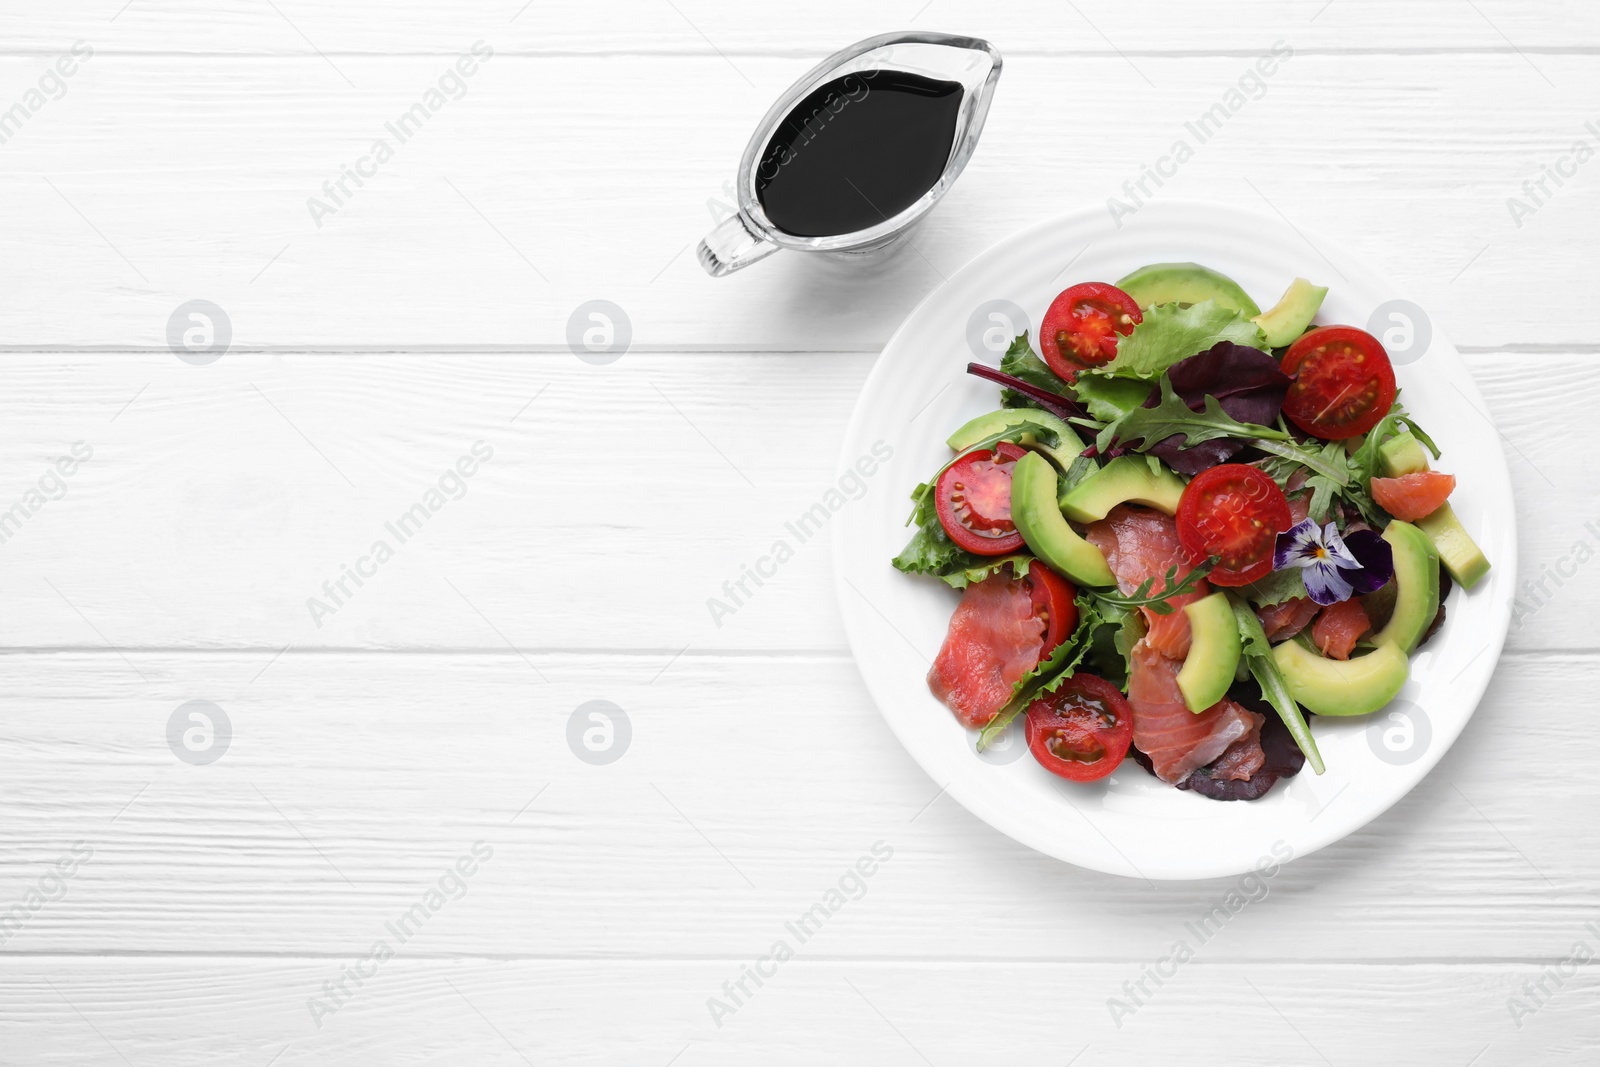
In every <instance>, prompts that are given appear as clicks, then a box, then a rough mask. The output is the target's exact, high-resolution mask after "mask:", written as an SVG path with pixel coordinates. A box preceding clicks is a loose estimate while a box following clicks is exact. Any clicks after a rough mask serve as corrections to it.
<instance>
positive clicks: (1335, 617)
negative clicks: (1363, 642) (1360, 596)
mask: <svg viewBox="0 0 1600 1067" xmlns="http://www.w3.org/2000/svg"><path fill="white" fill-rule="evenodd" d="M1370 629H1372V620H1370V619H1368V618H1367V613H1366V611H1365V610H1364V609H1363V608H1362V607H1361V601H1359V600H1355V599H1353V598H1352V599H1350V600H1341V601H1339V603H1337V604H1330V605H1328V606H1327V607H1325V608H1323V609H1322V614H1321V615H1318V616H1317V621H1316V624H1315V625H1314V626H1312V627H1311V641H1312V643H1313V644H1315V645H1316V646H1317V648H1319V649H1321V650H1322V654H1323V655H1324V656H1328V657H1330V658H1332V659H1349V658H1350V651H1351V649H1353V648H1355V647H1356V642H1357V641H1359V640H1360V639H1361V635H1362V634H1364V633H1366V632H1367V631H1368V630H1370Z"/></svg>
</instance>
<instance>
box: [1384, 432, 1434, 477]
mask: <svg viewBox="0 0 1600 1067" xmlns="http://www.w3.org/2000/svg"><path fill="white" fill-rule="evenodd" d="M1378 465H1379V466H1380V467H1382V468H1383V476H1384V477H1385V478H1400V477H1403V476H1405V475H1407V474H1418V473H1421V472H1422V471H1425V470H1427V469H1428V453H1427V452H1426V451H1424V450H1423V447H1422V442H1421V441H1418V440H1417V438H1416V435H1415V434H1413V433H1412V432H1411V431H1410V430H1407V431H1406V432H1405V433H1402V434H1396V435H1395V436H1393V437H1391V438H1389V439H1388V440H1387V441H1385V442H1384V443H1383V444H1381V445H1379V446H1378Z"/></svg>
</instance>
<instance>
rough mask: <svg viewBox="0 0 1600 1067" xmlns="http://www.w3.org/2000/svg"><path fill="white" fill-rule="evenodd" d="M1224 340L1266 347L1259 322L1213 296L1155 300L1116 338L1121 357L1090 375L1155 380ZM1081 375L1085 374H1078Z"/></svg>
mask: <svg viewBox="0 0 1600 1067" xmlns="http://www.w3.org/2000/svg"><path fill="white" fill-rule="evenodd" d="M1221 341H1231V342H1232V343H1234V344H1238V345H1245V346H1246V347H1249V348H1265V347H1266V346H1267V342H1266V337H1265V335H1263V334H1262V332H1261V327H1259V326H1257V325H1256V324H1255V323H1253V322H1251V321H1250V320H1249V318H1247V317H1246V316H1245V314H1244V312H1242V311H1238V310H1235V309H1234V308H1227V307H1223V306H1222V305H1221V304H1219V303H1217V302H1216V301H1215V300H1202V301H1201V302H1200V303H1198V304H1191V305H1189V306H1188V307H1185V306H1184V305H1182V304H1157V305H1156V306H1155V307H1152V308H1149V309H1147V310H1146V311H1145V313H1144V321H1143V322H1141V323H1139V325H1137V326H1135V327H1134V328H1133V332H1132V333H1130V334H1129V335H1128V336H1126V337H1124V338H1123V339H1122V340H1121V341H1119V342H1117V357H1116V358H1115V359H1113V360H1112V361H1111V362H1110V363H1108V364H1106V365H1105V366H1104V367H1102V368H1100V369H1098V370H1093V371H1087V372H1085V373H1087V374H1090V375H1097V374H1099V375H1108V376H1110V377H1114V378H1144V379H1147V380H1154V379H1156V378H1158V377H1160V376H1161V372H1162V371H1164V370H1166V369H1167V368H1168V367H1170V366H1172V365H1173V364H1174V363H1177V362H1178V361H1179V360H1182V359H1187V358H1189V357H1190V356H1192V355H1194V354H1195V353H1197V352H1204V351H1205V350H1206V349H1208V348H1211V347H1212V346H1213V345H1215V344H1217V343H1219V342H1221ZM1080 377H1081V376H1080Z"/></svg>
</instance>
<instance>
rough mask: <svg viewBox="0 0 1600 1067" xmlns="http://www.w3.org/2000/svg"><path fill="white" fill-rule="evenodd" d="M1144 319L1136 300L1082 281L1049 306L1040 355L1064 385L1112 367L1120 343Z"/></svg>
mask: <svg viewBox="0 0 1600 1067" xmlns="http://www.w3.org/2000/svg"><path fill="white" fill-rule="evenodd" d="M1143 321H1144V312H1142V311H1140V310H1139V305H1138V304H1137V303H1136V302H1135V301H1134V299H1133V297H1131V296H1129V295H1128V294H1127V293H1124V292H1123V291H1122V290H1121V289H1118V288H1117V287H1116V286H1114V285H1107V284H1106V283H1105V282H1084V283H1082V284H1081V285H1074V286H1073V287H1072V288H1070V289H1066V290H1063V291H1062V293H1061V295H1059V296H1057V297H1056V298H1055V299H1054V300H1052V301H1051V302H1050V310H1048V311H1046V312H1045V313H1044V323H1043V325H1041V326H1040V327H1039V354H1040V355H1041V356H1043V357H1044V361H1045V362H1046V363H1048V364H1049V365H1050V369H1051V370H1053V371H1055V372H1056V374H1057V375H1058V376H1059V377H1061V378H1062V379H1063V380H1065V381H1069V382H1070V381H1072V380H1073V379H1074V378H1076V377H1077V376H1078V372H1079V371H1081V370H1087V369H1088V368H1090V367H1098V366H1100V365H1101V364H1104V363H1110V362H1111V361H1112V360H1113V359H1115V358H1116V357H1117V341H1118V340H1119V339H1120V338H1122V337H1126V336H1128V335H1129V334H1130V333H1132V332H1133V328H1134V327H1135V326H1137V325H1138V324H1139V323H1141V322H1143Z"/></svg>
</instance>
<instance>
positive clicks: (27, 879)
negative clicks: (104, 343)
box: [0, 651, 1600, 963]
mask: <svg viewBox="0 0 1600 1067" xmlns="http://www.w3.org/2000/svg"><path fill="white" fill-rule="evenodd" d="M1595 662H1596V661H1595V657H1594V656H1592V655H1590V656H1583V657H1572V656H1530V655H1512V656H1509V657H1508V658H1506V659H1505V660H1504V661H1503V662H1502V664H1501V666H1500V670H1499V674H1498V676H1497V678H1496V681H1495V682H1494V684H1493V686H1492V687H1491V689H1490V692H1489V694H1488V695H1487V697H1486V698H1485V701H1484V704H1483V706H1482V708H1480V709H1479V711H1478V713H1477V716H1476V717H1475V718H1474V720H1473V721H1472V723H1471V724H1470V725H1469V727H1468V729H1467V731H1466V733H1465V734H1464V735H1463V736H1462V737H1461V739H1460V740H1459V741H1458V742H1457V744H1456V745H1455V746H1454V748H1453V749H1452V751H1451V752H1450V753H1448V754H1447V755H1446V757H1445V759H1444V761H1443V762H1442V763H1441V764H1440V765H1439V767H1438V768H1437V769H1436V770H1435V771H1434V773H1433V774H1431V775H1430V776H1429V777H1428V778H1427V779H1426V780H1425V781H1424V782H1423V783H1422V784H1421V785H1420V786H1419V787H1418V788H1417V789H1416V790H1415V791H1414V792H1413V793H1412V794H1411V795H1410V796H1408V797H1407V798H1405V799H1404V800H1402V801H1401V802H1400V803H1399V804H1398V805H1397V806H1396V807H1395V808H1394V809H1392V810H1391V811H1390V812H1388V813H1387V814H1386V815H1384V816H1383V817H1381V818H1379V819H1378V820H1377V821H1376V822H1374V823H1373V824H1371V825H1370V826H1369V827H1367V828H1366V829H1364V830H1362V831H1360V832H1358V833H1356V834H1354V835H1353V836H1351V837H1349V838H1347V839H1345V840H1344V841H1342V842H1339V843H1337V844H1335V845H1333V846H1330V847H1328V848H1326V849H1324V850H1322V851H1320V852H1318V853H1315V854H1313V855H1310V856H1307V857H1304V858H1302V859H1299V860H1296V861H1295V862H1293V863H1291V864H1288V865H1287V866H1283V867H1281V868H1278V869H1277V870H1276V871H1275V872H1273V873H1270V874H1267V875H1266V876H1264V877H1263V878H1261V879H1258V880H1256V881H1253V882H1252V881H1249V880H1247V879H1225V880H1216V881H1211V882H1201V883H1190V884H1150V883H1145V882H1142V881H1138V880H1133V879H1123V878H1115V877H1111V876H1106V875H1099V874H1094V873H1091V872H1087V871H1083V870H1080V869H1077V868H1074V867H1071V866H1069V865H1067V864H1064V863H1060V862H1058V861H1056V860H1053V859H1049V858H1047V857H1044V856H1041V855H1039V854H1037V853H1034V852H1031V851H1029V850H1027V849H1025V848H1023V847H1021V846H1019V845H1016V844H1014V843H1012V842H1011V841H1009V840H1008V839H1007V838H1005V837H1003V836H1001V835H1000V834H998V833H996V832H995V831H994V830H992V829H990V828H989V827H987V826H986V825H984V824H982V823H980V822H978V821H977V820H976V819H975V818H973V817H972V816H970V815H968V814H967V813H966V812H965V810H964V809H962V808H960V807H959V806H957V805H956V804H955V803H954V802H953V801H951V800H950V799H949V798H947V797H942V796H940V790H939V789H938V786H937V784H936V783H933V782H931V781H929V780H928V779H927V778H926V777H925V776H924V775H923V773H922V772H921V771H920V769H918V768H917V767H916V766H915V765H914V764H913V763H912V762H911V760H910V758H909V757H908V756H907V755H906V754H905V752H904V750H903V749H901V747H900V746H899V744H898V742H897V741H896V740H895V739H894V738H893V736H892V735H891V734H890V733H889V731H888V729H887V727H886V726H885V724H884V723H883V722H882V720H881V719H880V718H879V717H878V715H877V713H876V711H875V710H874V708H873V707H872V704H871V702H870V700H869V699H868V698H867V696H866V694H865V692H864V690H863V688H862V686H861V683H860V681H859V678H858V676H857V674H856V670H855V668H854V666H853V665H852V664H851V663H850V662H849V661H848V660H846V659H844V658H842V657H816V656H800V657H795V656H787V657H771V656H737V657H715V656H713V657H705V656H699V655H696V654H694V653H692V652H690V653H687V654H684V655H682V656H680V657H676V658H674V657H673V656H672V655H671V654H670V653H669V654H664V655H635V656H618V655H571V654H568V655H534V656H530V657H528V659H527V660H524V659H522V658H520V657H518V656H515V655H511V654H506V655H452V654H433V655H424V654H383V655H373V654H365V655H350V654H340V653H300V652H293V651H291V652H289V653H286V654H284V655H282V656H280V657H276V658H274V656H273V654H272V653H271V652H270V651H268V652H261V653H212V654H195V653H189V654H155V653H132V654H130V655H129V657H128V661H127V662H125V661H124V660H122V659H120V658H118V657H117V656H115V655H111V654H106V653H55V654H12V655H6V656H0V687H3V689H4V691H5V692H7V693H8V694H11V699H10V700H9V701H8V710H7V716H6V722H5V726H4V728H3V733H0V760H3V765H4V766H5V767H6V768H7V771H6V777H5V781H4V784H3V787H0V788H3V792H0V806H3V809H4V811H5V813H6V817H5V819H4V821H3V823H0V826H3V830H0V858H3V860H4V863H3V865H0V903H4V905H5V906H6V907H9V906H10V905H11V904H12V903H13V902H23V901H25V900H26V899H27V897H26V895H27V893H28V892H29V891H30V890H32V889H35V888H38V887H39V886H40V885H41V884H42V883H43V882H44V880H45V879H46V877H47V875H48V874H49V867H50V865H51V864H52V863H54V862H55V861H56V860H57V859H58V858H59V857H62V856H63V855H66V854H67V853H69V851H70V850H71V849H72V847H73V845H74V843H75V842H79V841H81V842H84V846H82V847H84V848H87V849H92V855H91V856H89V857H88V858H87V859H86V860H85V861H84V862H82V863H81V864H78V865H77V869H76V870H75V872H74V873H73V874H72V876H71V877H70V878H67V879H65V882H66V889H65V893H64V895H63V894H60V893H57V892H56V891H55V883H54V881H53V880H51V881H50V883H49V884H48V885H47V886H46V888H47V889H48V890H49V891H48V892H47V893H46V894H45V895H46V896H52V897H56V898H57V899H55V900H54V901H52V902H50V903H47V904H44V905H43V906H41V907H38V908H37V909H36V910H35V911H34V912H33V913H32V914H31V915H29V916H27V921H26V922H25V923H24V924H23V925H22V926H21V928H20V929H18V930H14V931H11V933H10V936H9V937H8V938H7V939H6V942H5V945H4V948H5V951H6V953H8V954H11V953H29V954H40V953H43V954H52V953H71V954H83V953H103V952H135V953H143V952H165V953H205V954H218V953H221V954H258V953H263V952H266V953H272V954H277V953H288V954H307V953H309V954H317V955H323V954H331V955H333V956H348V955H353V954H358V953H362V952H364V951H366V950H367V949H368V948H369V946H370V944H371V942H372V940H373V939H374V938H375V937H381V936H383V933H384V931H385V929H386V927H385V924H386V923H390V922H393V923H396V924H399V923H400V918H399V917H400V916H404V915H406V914H407V913H408V911H409V909H411V907H412V905H414V904H417V903H419V902H422V901H425V898H426V895H427V894H428V893H429V891H430V890H431V889H434V888H436V887H438V888H442V889H443V890H445V891H446V893H447V895H448V897H449V898H450V899H449V901H448V903H447V904H446V902H445V901H443V900H441V901H439V903H440V905H441V908H440V909H439V910H438V912H437V914H434V915H432V916H431V917H429V918H428V919H427V926H426V932H425V936H424V937H422V938H419V941H418V943H417V945H415V946H414V949H415V951H418V952H423V953H427V954H433V955H454V954H461V953H466V954H478V955H492V956H512V957H519V958H521V957H561V958H567V957H585V958H587V957H594V956H600V957H628V958H647V959H660V958H670V959H683V958H702V957H706V956H717V957H726V958H745V957H751V958H753V957H754V956H755V955H756V954H758V953H759V952H761V951H762V950H763V949H764V948H765V947H766V946H768V945H770V943H771V942H772V940H773V938H774V937H777V936H781V935H782V932H783V930H784V928H785V927H784V924H785V923H786V922H798V920H799V917H800V916H801V915H803V914H806V913H808V912H809V909H810V908H811V905H812V904H813V903H815V902H817V900H818V899H819V898H822V897H824V896H825V894H826V891H828V890H829V889H830V888H835V887H840V888H842V889H843V891H844V892H846V893H848V895H849V897H850V898H852V899H850V901H849V904H848V907H844V906H839V907H836V908H835V912H836V913H835V914H834V915H833V916H832V917H831V918H829V919H828V920H827V925H826V928H825V929H822V930H821V932H820V933H816V936H815V941H814V944H813V945H812V950H813V951H815V952H817V953H819V954H821V955H826V956H829V957H850V958H856V957H864V958H895V959H907V960H919V959H938V960H972V961H982V960H993V959H1021V960H1040V961H1062V960H1082V961H1105V960H1116V959H1120V960H1145V959H1153V958H1155V956H1156V955H1158V954H1160V953H1161V952H1163V951H1165V950H1166V949H1167V948H1168V946H1170V945H1171V943H1172V941H1173V940H1174V939H1175V938H1181V937H1184V936H1186V932H1188V933H1189V936H1194V931H1195V930H1207V931H1209V934H1208V936H1207V948H1206V955H1207V958H1209V959H1213V960H1234V961H1251V960H1269V961H1270V960H1280V961H1282V960H1295V959H1339V960H1385V961H1391V962H1396V963H1399V962H1409V961H1412V960H1415V959H1438V960H1482V959H1499V960H1521V959H1534V958H1538V959H1545V958H1554V957H1555V956H1556V955H1557V954H1559V953H1563V952H1565V951H1567V949H1568V947H1569V946H1570V945H1571V943H1572V941H1573V939H1574V938H1575V937H1577V936H1580V935H1581V930H1582V928H1583V924H1584V923H1586V922H1588V921H1591V920H1594V919H1597V918H1600V916H1596V914H1595V908H1594V901H1595V892H1596V890H1597V888H1600V857H1597V856H1596V854H1595V851H1594V849H1593V847H1592V833H1591V830H1590V827H1592V825H1593V822H1594V819H1595V818H1596V817H1600V786H1597V785H1596V784H1595V783H1594V781H1593V779H1592V778H1591V777H1588V776H1584V775H1581V774H1566V773H1563V774H1562V778H1561V798H1560V801H1559V804H1560V809H1561V812H1562V815H1561V817H1560V818H1551V815H1550V813H1551V804H1552V800H1551V796H1550V794H1549V792H1548V790H1546V789H1543V788H1541V787H1540V783H1541V782H1543V781H1544V780H1545V778H1544V776H1545V775H1546V774H1553V773H1556V772H1555V771H1554V770H1552V769H1550V764H1549V754H1550V753H1551V752H1554V751H1560V752H1561V753H1562V758H1563V760H1564V761H1565V762H1566V764H1567V765H1569V766H1584V765H1587V763H1588V762H1590V761H1591V757H1600V739H1596V737H1595V735H1594V731H1592V730H1589V729H1587V726H1586V723H1587V721H1588V716H1589V715H1590V714H1591V710H1592V709H1590V708H1589V707H1587V706H1584V705H1582V704H1581V702H1574V701H1573V700H1571V699H1570V691H1571V689H1572V685H1573V681H1574V679H1575V678H1581V677H1583V676H1585V675H1586V674H1587V673H1590V672H1593V671H1594V670H1595ZM190 700H207V701H211V702H213V703H214V704H215V705H217V706H219V707H220V708H221V709H222V712H223V714H224V715H225V716H226V717H227V720H228V722H229V723H230V724H231V740H230V741H229V743H228V746H227V747H226V748H225V749H223V750H221V751H222V754H221V756H220V758H218V759H216V760H215V761H214V762H211V763H210V764H207V765H199V766H197V765H191V764H190V763H188V762H185V761H181V760H180V759H179V758H177V757H176V756H175V754H174V751H175V750H173V749H171V748H169V741H168V727H169V720H170V719H171V718H172V717H173V716H174V713H175V712H176V710H177V709H178V707H179V705H180V704H183V703H186V702H188V701H190ZM592 700H606V701H610V702H612V703H613V704H615V705H616V707H617V708H620V709H621V713H620V714H618V713H617V712H616V711H615V710H613V711H612V712H611V713H610V714H611V715H612V718H613V720H614V728H615V724H617V723H620V722H621V721H622V720H623V718H626V719H627V721H628V723H629V726H630V730H631V732H630V734H629V738H630V739H629V741H628V743H627V745H626V746H625V747H623V748H622V749H620V751H621V753H622V754H621V756H620V758H618V759H616V760H615V761H613V762H611V763H610V764H606V765H592V764H590V763H588V762H586V761H583V760H580V759H579V758H578V757H577V755H576V751H577V750H576V749H573V748H571V747H569V742H568V740H567V738H568V732H567V731H568V729H569V723H570V721H571V720H572V718H573V716H574V712H575V710H576V709H578V708H579V707H580V706H581V705H583V704H585V703H587V702H589V701H592ZM1533 709H1537V713H1535V711H1534V710H1533ZM212 718H213V719H217V720H218V721H220V717H219V716H217V715H216V714H215V713H212ZM180 719H181V721H182V724H183V725H193V723H191V722H190V721H189V720H187V713H185V715H183V716H180ZM584 722H586V723H588V722H590V721H589V720H584ZM613 736H614V738H615V737H620V736H621V735H620V731H619V732H618V733H616V734H614V735H613ZM192 740H193V742H194V743H195V744H196V745H197V746H200V747H202V748H203V747H204V746H203V744H202V742H203V740H204V739H203V738H195V739H192ZM213 744H215V742H214V741H213ZM213 750H214V749H213ZM477 842H482V845H481V846H478V847H480V848H482V849H486V850H492V855H490V856H489V857H488V858H486V859H484V860H483V862H481V863H477V864H476V870H475V871H473V872H469V873H470V876H469V877H467V878H464V879H454V876H453V875H452V874H451V872H452V871H453V870H454V869H455V864H456V863H457V861H458V860H461V859H462V858H463V857H469V855H470V854H471V853H472V852H473V849H474V846H475V843H477ZM875 849H876V850H877V852H876V855H877V856H878V858H879V859H880V860H881V862H876V861H875V862H873V863H869V864H868V866H869V867H874V868H875V869H873V870H872V871H871V872H869V873H870V875H871V877H870V878H856V877H855V876H853V875H849V872H850V871H852V870H853V869H854V868H855V865H856V863H857V861H858V860H859V859H861V857H863V856H867V857H869V859H870V858H871V857H872V856H873V855H874V850H875ZM885 853H887V855H885ZM1263 854H1264V855H1265V854H1266V850H1265V847H1264V853H1263ZM468 866H472V864H471V863H469V864H468ZM447 875H450V876H451V878H452V879H454V880H453V881H450V882H449V883H447V884H446V883H441V881H440V880H441V879H442V878H445V876H447ZM847 876H848V877H847ZM456 882H460V883H461V885H459V886H458V885H456V884H455V883H456ZM858 882H859V883H861V884H860V886H859V887H858V885H857V884H856V883H858ZM1230 894H1234V897H1233V900H1234V901H1235V902H1237V899H1238V896H1239V895H1241V894H1242V895H1244V896H1246V897H1250V898H1253V900H1252V902H1251V903H1250V905H1249V907H1248V913H1249V914H1248V916H1247V917H1246V918H1244V919H1239V920H1237V921H1238V923H1239V925H1240V926H1241V927H1244V926H1245V925H1246V923H1247V925H1248V933H1246V931H1245V930H1244V929H1234V928H1232V924H1233V922H1234V921H1235V920H1234V919H1233V918H1232V917H1231V915H1232V914H1242V910H1241V909H1242V908H1243V905H1238V906H1234V905H1233V904H1230ZM1084 900H1093V901H1094V902H1095V904H1094V916H1095V921H1094V922H1085V921H1084V914H1083V912H1082V910H1081V909H1078V908H1064V907H1062V902H1063V901H1084ZM1214 907H1220V908H1223V909H1224V912H1223V913H1222V918H1220V919H1219V918H1216V917H1215V916H1214V913H1213V911H1212V909H1213V908H1214ZM4 910H5V908H0V912H3V911H4ZM1208 924H1209V925H1208ZM416 928H420V926H419V927H416ZM407 932H408V933H411V932H414V929H408V930H407Z"/></svg>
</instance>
